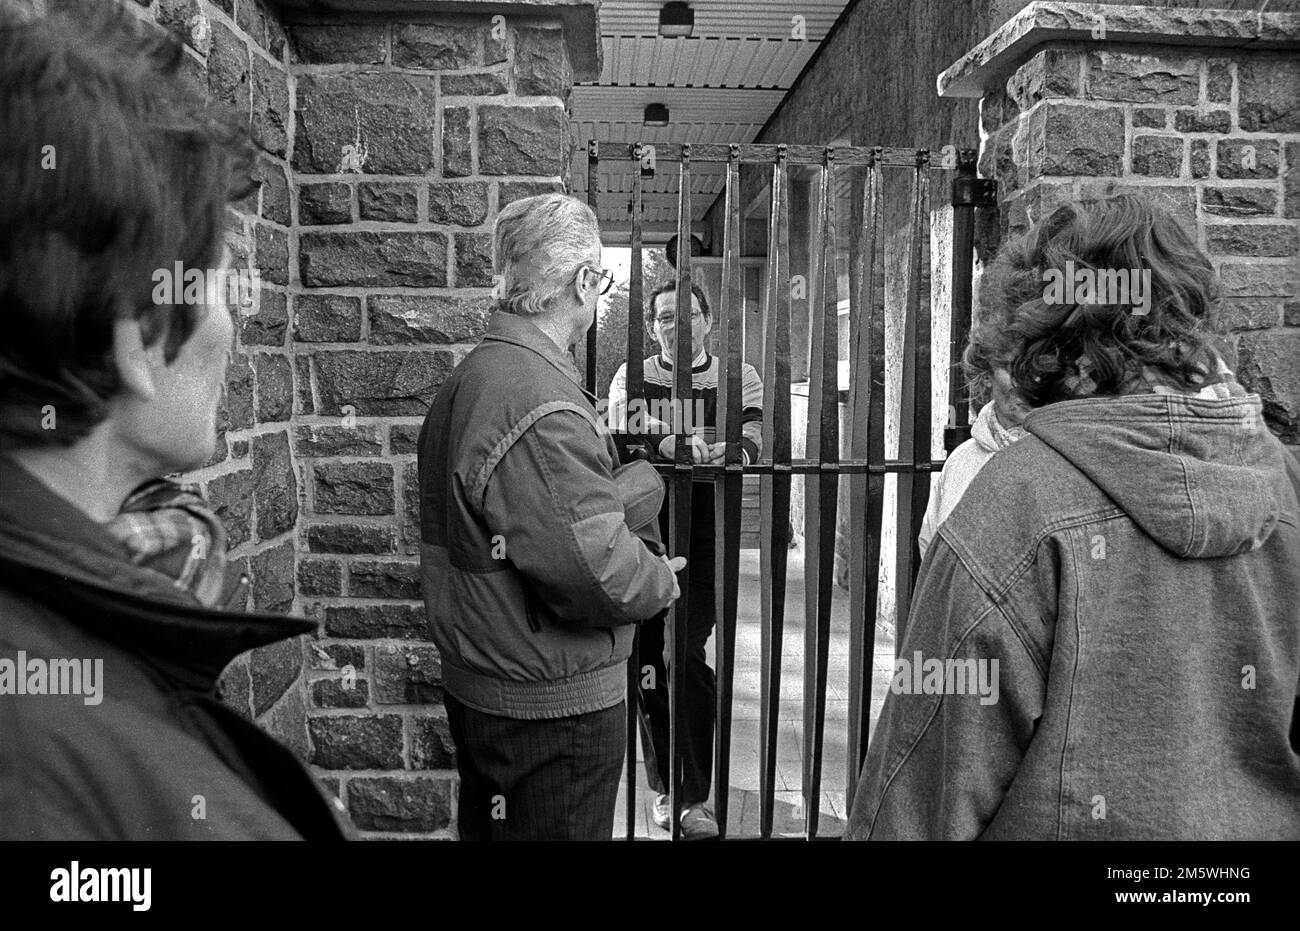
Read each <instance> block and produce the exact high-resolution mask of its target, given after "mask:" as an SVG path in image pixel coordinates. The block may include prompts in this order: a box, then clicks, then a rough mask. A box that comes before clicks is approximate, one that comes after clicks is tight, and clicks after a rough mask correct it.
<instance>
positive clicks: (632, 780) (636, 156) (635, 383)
mask: <svg viewBox="0 0 1300 931" xmlns="http://www.w3.org/2000/svg"><path fill="white" fill-rule="evenodd" d="M640 149H641V147H640V146H639V145H633V146H632V147H631V148H630V150H629V152H628V155H629V157H630V158H631V159H632V241H631V246H632V257H631V262H632V267H631V281H630V282H629V284H628V309H627V379H626V382H627V407H625V408H624V410H623V412H622V415H621V417H620V421H619V422H618V423H616V424H615V426H616V428H617V429H618V430H619V431H626V430H627V429H628V417H627V414H628V409H629V408H631V407H632V405H633V404H634V403H635V404H641V405H643V404H644V403H645V377H644V362H645V360H644V359H642V357H641V355H642V344H641V341H642V335H643V332H644V331H643V330H642V323H641V319H642V309H641V277H642V272H641V151H640ZM633 423H634V425H640V427H642V428H643V427H644V424H645V417H644V415H640V416H637V417H636V418H635V419H634V420H633ZM625 438H626V439H628V440H632V441H633V442H636V437H625ZM628 448H629V447H628V446H625V447H624V449H625V450H626V449H628ZM640 688H641V627H640V625H638V626H637V628H636V630H635V631H634V632H633V634H632V653H631V655H629V656H628V660H627V797H626V798H625V799H624V802H625V804H626V806H627V839H628V840H634V839H635V838H636V811H637V797H636V781H637V780H636V749H637V735H638V732H639V729H640V722H639V712H638V705H639V702H640Z"/></svg>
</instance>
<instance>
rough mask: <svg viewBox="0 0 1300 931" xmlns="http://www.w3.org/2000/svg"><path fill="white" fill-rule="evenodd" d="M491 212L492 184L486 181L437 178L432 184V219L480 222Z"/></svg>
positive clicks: (450, 222) (460, 223)
mask: <svg viewBox="0 0 1300 931" xmlns="http://www.w3.org/2000/svg"><path fill="white" fill-rule="evenodd" d="M487 215H488V186H487V185H486V184H485V183H483V182H482V181H464V182H457V181H436V182H434V183H432V184H430V185H429V222H430V223H445V224H448V225H452V226H479V225H481V224H482V223H483V222H484V221H485V220H486V219H487Z"/></svg>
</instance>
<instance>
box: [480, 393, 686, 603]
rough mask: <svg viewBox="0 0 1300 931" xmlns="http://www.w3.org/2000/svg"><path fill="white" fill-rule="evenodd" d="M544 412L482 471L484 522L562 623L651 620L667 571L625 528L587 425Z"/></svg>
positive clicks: (571, 414) (578, 416) (601, 451)
mask: <svg viewBox="0 0 1300 931" xmlns="http://www.w3.org/2000/svg"><path fill="white" fill-rule="evenodd" d="M551 407H554V408H555V409H552V410H548V411H547V412H545V413H543V414H542V415H541V416H538V417H536V418H535V419H529V420H527V421H526V423H525V425H524V429H523V430H522V432H521V433H519V434H518V436H517V437H510V438H509V443H508V448H506V449H505V450H504V452H503V453H502V454H501V456H500V459H499V461H497V462H496V463H495V465H494V466H493V467H492V468H491V469H490V474H489V475H488V477H487V478H486V482H485V485H484V490H483V495H482V513H483V518H484V520H485V522H486V523H487V525H488V527H489V528H490V530H491V532H492V533H493V534H494V535H496V534H500V536H501V538H502V541H503V542H504V544H505V555H506V558H508V559H509V560H510V561H511V562H512V563H513V564H514V566H515V567H516V568H517V569H518V570H519V572H520V573H522V574H523V575H524V576H525V577H527V578H528V580H529V581H530V582H531V583H532V585H533V589H534V591H535V592H536V594H537V595H538V596H539V597H540V598H541V600H542V601H543V602H544V603H545V605H546V607H547V608H548V609H549V610H550V611H551V613H553V614H554V615H555V616H556V617H558V618H560V619H561V620H563V621H567V622H569V623H573V624H583V625H591V626H601V627H608V626H614V625H618V624H632V623H636V622H637V621H641V620H644V619H646V618H648V617H652V616H653V615H655V614H657V613H658V612H659V611H661V610H663V609H664V608H666V607H667V606H668V605H669V604H670V603H671V602H672V597H673V573H672V571H671V570H670V569H669V568H668V565H667V563H665V562H664V561H663V560H662V559H660V558H659V557H658V556H656V555H654V554H653V553H651V552H650V550H649V549H648V548H647V547H646V545H645V544H644V543H642V542H641V540H640V539H639V538H638V537H637V536H635V535H634V534H633V533H632V531H631V530H630V529H629V528H628V526H627V523H626V520H625V516H624V513H623V506H622V503H621V500H620V498H619V495H618V489H617V487H616V486H615V483H614V478H613V474H612V466H613V461H612V459H611V458H610V455H609V452H608V450H607V449H606V447H605V445H604V443H603V442H602V440H601V437H600V436H599V435H598V433H597V432H596V429H595V427H594V425H593V424H592V422H591V421H590V420H589V419H588V417H586V416H584V415H583V413H582V412H581V411H580V410H578V408H577V407H576V406H563V405H560V406H555V405H552V406H551ZM504 442H506V441H503V443H504Z"/></svg>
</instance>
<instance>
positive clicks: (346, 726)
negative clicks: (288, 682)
mask: <svg viewBox="0 0 1300 931" xmlns="http://www.w3.org/2000/svg"><path fill="white" fill-rule="evenodd" d="M307 729H308V732H309V733H310V734H311V747H312V753H311V761H312V764H313V765H315V766H319V767H321V768H322V769H401V768H402V719H401V718H400V717H398V716H397V715H395V714H378V715H333V714H332V715H321V716H317V717H311V718H309V719H308V720H307ZM349 789H351V786H349ZM349 794H351V793H349Z"/></svg>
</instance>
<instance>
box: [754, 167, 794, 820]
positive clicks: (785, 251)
mask: <svg viewBox="0 0 1300 931" xmlns="http://www.w3.org/2000/svg"><path fill="white" fill-rule="evenodd" d="M767 284H768V286H767V301H766V303H767V308H766V311H767V312H766V315H765V320H764V324H765V326H766V328H767V332H766V334H765V338H764V340H763V385H764V389H763V390H764V393H765V394H766V395H767V398H768V399H767V401H766V402H765V403H764V405H763V438H764V440H763V455H762V461H763V462H764V463H766V464H769V465H771V467H772V471H771V472H770V473H764V474H763V475H762V478H761V479H760V485H759V488H760V492H759V494H760V514H761V528H760V537H761V541H760V545H761V546H762V552H761V558H760V559H761V561H760V565H761V570H762V575H763V584H762V588H761V592H762V641H761V643H762V645H761V652H762V654H763V655H762V664H763V665H762V671H761V675H760V681H759V689H760V692H761V695H760V702H759V734H758V755H759V776H758V785H759V795H760V799H759V833H760V834H761V835H762V836H763V837H770V836H771V834H772V810H773V808H774V807H775V800H776V799H775V791H776V742H777V728H778V723H779V720H778V715H777V712H778V711H779V708H780V700H781V638H782V636H783V635H784V631H785V582H786V562H787V559H788V556H789V540H790V196H789V168H788V165H787V163H786V147H785V146H784V145H781V146H778V147H777V155H776V163H775V164H774V165H773V168H772V215H771V226H770V230H769V233H768V278H767Z"/></svg>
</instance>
